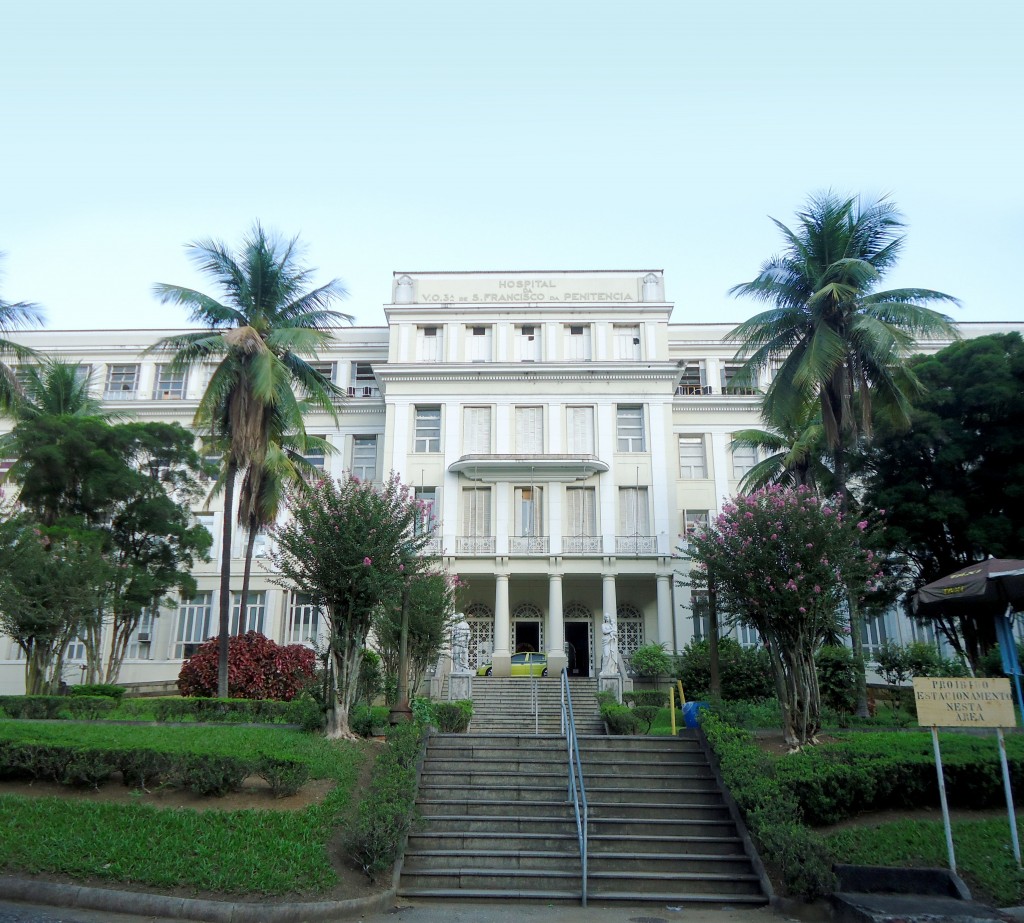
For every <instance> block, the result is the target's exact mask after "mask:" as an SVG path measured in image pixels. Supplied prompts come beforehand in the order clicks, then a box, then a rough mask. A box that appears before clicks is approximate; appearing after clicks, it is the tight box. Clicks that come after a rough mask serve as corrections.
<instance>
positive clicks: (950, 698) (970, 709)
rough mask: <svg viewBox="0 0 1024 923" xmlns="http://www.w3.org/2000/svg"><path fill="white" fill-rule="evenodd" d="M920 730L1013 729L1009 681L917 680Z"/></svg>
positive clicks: (1014, 720) (1013, 715)
mask: <svg viewBox="0 0 1024 923" xmlns="http://www.w3.org/2000/svg"><path fill="white" fill-rule="evenodd" d="M914 701H915V703H916V705H917V723H918V724H920V725H921V727H973V728H1011V727H1014V726H1015V725H1016V723H1017V717H1016V715H1015V714H1014V711H1013V696H1012V695H1011V693H1010V681H1009V680H1008V679H1005V678H1001V679H951V678H940V677H934V678H933V677H925V676H919V677H917V678H916V679H915V680H914Z"/></svg>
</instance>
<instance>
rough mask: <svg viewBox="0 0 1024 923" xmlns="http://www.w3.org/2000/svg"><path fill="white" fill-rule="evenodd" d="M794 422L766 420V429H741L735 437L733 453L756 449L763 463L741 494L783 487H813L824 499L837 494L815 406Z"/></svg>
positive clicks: (802, 411)
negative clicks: (834, 493)
mask: <svg viewBox="0 0 1024 923" xmlns="http://www.w3.org/2000/svg"><path fill="white" fill-rule="evenodd" d="M798 414H799V415H798V417H797V418H796V419H794V420H778V421H772V420H769V419H767V418H766V419H765V420H764V424H765V426H766V427H767V428H766V429H741V430H737V431H736V432H734V433H733V434H732V442H731V443H730V445H729V449H730V451H732V450H733V449H735V448H750V449H756V450H757V454H758V455H759V456H760V457H761V460H760V461H759V462H757V464H755V465H754V467H753V468H751V469H750V470H749V471H748V472H747V473H746V474H745V475H744V476H743V480H742V481H740V484H739V487H740V492H741V493H750V492H752V491H755V490H760V489H761V488H762V487H769V486H770V485H772V484H781V485H782V486H783V487H810V488H812V489H814V490H815V491H817V492H818V493H819V494H821V495H822V496H830V495H831V494H832V493H833V492H834V489H833V488H834V485H833V476H832V470H831V469H830V468H829V466H828V463H827V456H828V452H827V451H826V448H825V430H824V427H823V426H822V425H821V415H820V414H819V413H818V412H817V408H816V407H815V405H814V404H805V405H804V406H803V408H798Z"/></svg>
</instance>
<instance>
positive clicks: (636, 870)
mask: <svg viewBox="0 0 1024 923" xmlns="http://www.w3.org/2000/svg"><path fill="white" fill-rule="evenodd" d="M608 872H621V873H624V874H625V873H629V874H632V875H637V876H640V877H641V878H644V877H646V878H651V877H659V876H668V875H673V874H679V873H685V874H688V875H702V876H708V877H711V876H720V875H725V876H733V877H735V878H739V879H743V880H747V879H748V878H750V877H751V874H752V873H751V871H750V860H749V859H748V858H747V857H746V856H745V855H732V856H728V855H727V856H719V855H714V854H710V855H686V856H659V855H651V854H649V853H613V852H600V853H595V852H591V851H589V850H588V853H587V875H588V877H589V876H590V875H597V874H604V873H608Z"/></svg>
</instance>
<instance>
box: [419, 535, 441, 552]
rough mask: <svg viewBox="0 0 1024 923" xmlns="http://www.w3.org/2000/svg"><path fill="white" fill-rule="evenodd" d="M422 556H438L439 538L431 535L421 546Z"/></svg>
mask: <svg viewBox="0 0 1024 923" xmlns="http://www.w3.org/2000/svg"><path fill="white" fill-rule="evenodd" d="M421 553H422V554H440V553H441V536H440V535H431V536H430V538H428V539H427V540H426V542H425V543H424V545H423V548H422V551H421Z"/></svg>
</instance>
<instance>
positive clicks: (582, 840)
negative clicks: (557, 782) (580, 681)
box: [562, 668, 589, 907]
mask: <svg viewBox="0 0 1024 923" xmlns="http://www.w3.org/2000/svg"><path fill="white" fill-rule="evenodd" d="M562 734H563V735H565V747H566V751H567V755H568V761H569V801H571V802H572V806H573V811H575V813H576V836H577V838H578V840H579V844H580V873H581V890H580V903H581V905H582V906H583V907H586V906H587V820H588V814H589V809H588V807H587V787H586V785H585V784H584V783H583V762H582V760H581V759H580V739H579V736H578V735H577V734H576V719H575V717H574V716H573V713H572V692H571V691H570V689H569V671H568V670H567V669H565V668H563V669H562Z"/></svg>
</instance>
